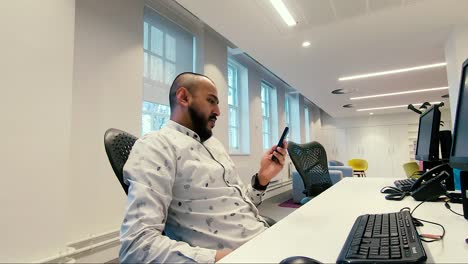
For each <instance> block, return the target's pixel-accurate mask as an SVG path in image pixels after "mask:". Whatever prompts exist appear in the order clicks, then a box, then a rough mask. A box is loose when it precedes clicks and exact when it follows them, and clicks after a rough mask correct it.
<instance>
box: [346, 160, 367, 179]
mask: <svg viewBox="0 0 468 264" xmlns="http://www.w3.org/2000/svg"><path fill="white" fill-rule="evenodd" d="M348 165H349V166H351V167H352V168H353V175H356V176H358V177H366V170H367V168H368V166H369V165H368V164H367V160H364V159H350V160H348Z"/></svg>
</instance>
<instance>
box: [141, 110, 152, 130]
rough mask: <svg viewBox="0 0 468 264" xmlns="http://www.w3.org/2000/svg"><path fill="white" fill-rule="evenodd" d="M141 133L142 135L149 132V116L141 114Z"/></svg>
mask: <svg viewBox="0 0 468 264" xmlns="http://www.w3.org/2000/svg"><path fill="white" fill-rule="evenodd" d="M141 123H142V126H141V133H142V134H143V135H144V134H146V133H149V132H151V115H148V114H143V115H142V116H141Z"/></svg>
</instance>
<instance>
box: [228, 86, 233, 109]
mask: <svg viewBox="0 0 468 264" xmlns="http://www.w3.org/2000/svg"><path fill="white" fill-rule="evenodd" d="M233 93H234V91H233V89H231V88H229V90H228V104H229V105H234V100H233V98H232V94H233Z"/></svg>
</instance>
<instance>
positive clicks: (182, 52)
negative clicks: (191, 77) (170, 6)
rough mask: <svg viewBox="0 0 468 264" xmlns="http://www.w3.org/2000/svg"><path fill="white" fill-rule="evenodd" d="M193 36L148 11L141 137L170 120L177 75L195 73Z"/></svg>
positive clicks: (144, 29)
mask: <svg viewBox="0 0 468 264" xmlns="http://www.w3.org/2000/svg"><path fill="white" fill-rule="evenodd" d="M194 60H195V37H194V36H193V35H192V34H191V33H189V32H187V31H185V30H184V29H182V28H181V27H179V26H178V25H177V24H175V23H173V22H171V21H170V20H168V19H166V18H165V17H163V16H161V15H160V14H158V13H157V12H155V11H153V10H152V9H150V8H147V7H145V10H144V22H143V65H144V67H143V102H142V103H143V104H142V129H141V131H142V134H146V133H148V132H150V131H153V130H159V129H160V128H161V127H162V126H163V125H164V124H165V123H166V121H167V120H168V119H169V116H170V109H169V89H170V86H171V84H172V81H173V80H174V78H175V77H176V76H177V74H179V73H181V72H185V71H195V69H194Z"/></svg>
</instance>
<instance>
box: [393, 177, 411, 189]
mask: <svg viewBox="0 0 468 264" xmlns="http://www.w3.org/2000/svg"><path fill="white" fill-rule="evenodd" d="M415 182H416V179H404V180H396V181H394V182H393V184H395V186H396V187H397V188H398V189H400V190H402V191H404V192H408V191H409V190H410V189H411V186H413V184H414V183H415Z"/></svg>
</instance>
